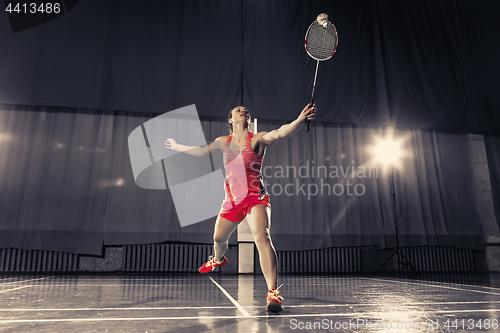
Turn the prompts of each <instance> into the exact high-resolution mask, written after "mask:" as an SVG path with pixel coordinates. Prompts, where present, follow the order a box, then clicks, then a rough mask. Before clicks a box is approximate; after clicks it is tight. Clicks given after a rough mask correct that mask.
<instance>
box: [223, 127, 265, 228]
mask: <svg viewBox="0 0 500 333" xmlns="http://www.w3.org/2000/svg"><path fill="white" fill-rule="evenodd" d="M252 136H253V133H248V138H247V144H246V148H245V149H243V150H242V151H234V150H232V149H230V148H229V143H230V142H231V138H232V135H230V136H229V137H228V138H227V141H226V145H225V146H224V150H223V151H222V152H223V154H224V166H225V168H226V179H225V191H226V196H225V198H224V201H223V202H222V206H221V210H220V212H219V215H220V216H221V217H223V218H225V219H228V220H229V221H232V222H240V221H242V220H243V219H244V218H245V216H246V215H247V214H248V212H249V211H250V209H252V207H254V206H256V205H266V206H268V207H271V202H270V200H269V194H268V193H267V190H266V188H265V187H264V182H263V177H262V172H261V169H262V161H263V159H264V156H262V155H259V154H257V153H256V152H254V151H253V149H252V147H251V146H250V139H251V138H252Z"/></svg>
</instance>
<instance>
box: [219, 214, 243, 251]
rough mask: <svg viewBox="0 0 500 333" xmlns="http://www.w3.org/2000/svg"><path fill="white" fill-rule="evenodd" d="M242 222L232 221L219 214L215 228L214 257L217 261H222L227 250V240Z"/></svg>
mask: <svg viewBox="0 0 500 333" xmlns="http://www.w3.org/2000/svg"><path fill="white" fill-rule="evenodd" d="M238 224H240V222H232V221H229V220H228V219H225V218H223V217H221V216H220V215H219V216H217V221H215V228H214V229H215V230H214V259H215V260H216V261H221V259H222V258H223V257H224V253H225V252H226V250H227V242H228V239H229V237H230V236H231V234H232V233H233V231H234V230H236V227H237V226H238Z"/></svg>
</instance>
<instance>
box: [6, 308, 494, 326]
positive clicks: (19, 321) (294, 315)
mask: <svg viewBox="0 0 500 333" xmlns="http://www.w3.org/2000/svg"><path fill="white" fill-rule="evenodd" d="M464 312H465V313H472V312H500V309H485V310H437V311H428V310H424V311H412V314H413V315H418V314H420V313H422V314H429V313H443V314H444V313H464ZM384 314H385V313H384V312H353V313H312V314H290V315H283V314H280V315H276V316H269V315H258V316H250V315H248V316H196V317H150V318H102V317H99V318H65V319H19V320H16V319H12V320H0V324H9V323H38V322H85V321H144V320H149V321H152V320H200V319H208V320H214V319H248V318H297V317H356V318H359V317H362V316H364V317H368V316H370V317H375V318H378V317H380V316H381V315H384Z"/></svg>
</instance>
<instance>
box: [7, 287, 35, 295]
mask: <svg viewBox="0 0 500 333" xmlns="http://www.w3.org/2000/svg"><path fill="white" fill-rule="evenodd" d="M29 287H33V286H23V287H17V288H13V289H7V290H1V291H0V293H4V292H7V291H12V290H17V289H24V288H29Z"/></svg>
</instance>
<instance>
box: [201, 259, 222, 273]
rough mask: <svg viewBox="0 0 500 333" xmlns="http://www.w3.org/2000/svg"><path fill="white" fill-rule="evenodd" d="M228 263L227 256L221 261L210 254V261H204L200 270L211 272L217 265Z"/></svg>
mask: <svg viewBox="0 0 500 333" xmlns="http://www.w3.org/2000/svg"><path fill="white" fill-rule="evenodd" d="M226 264H227V258H226V257H222V260H221V261H220V262H217V261H215V258H214V257H212V256H210V257H208V261H207V262H206V263H204V264H203V265H202V266H201V267H200V269H199V271H200V273H210V272H211V271H213V270H214V269H215V267H219V266H220V267H223V266H226Z"/></svg>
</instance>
